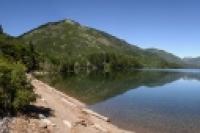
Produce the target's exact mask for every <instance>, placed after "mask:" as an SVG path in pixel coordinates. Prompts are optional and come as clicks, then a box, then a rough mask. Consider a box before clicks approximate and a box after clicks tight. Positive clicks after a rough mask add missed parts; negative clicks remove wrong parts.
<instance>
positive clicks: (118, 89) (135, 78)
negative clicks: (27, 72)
mask: <svg viewBox="0 0 200 133" xmlns="http://www.w3.org/2000/svg"><path fill="white" fill-rule="evenodd" d="M39 78H41V79H42V80H44V81H46V82H48V83H50V85H52V86H54V87H56V88H58V89H60V90H61V91H63V92H66V93H67V94H70V95H72V96H74V97H76V98H78V99H79V100H81V101H83V102H85V103H87V104H95V103H97V102H101V101H104V100H106V99H109V98H111V97H114V96H117V95H119V94H122V93H124V92H126V91H128V90H130V89H136V88H138V87H140V86H147V87H149V88H153V87H156V86H163V85H165V84H168V83H171V82H173V81H176V80H178V79H180V78H188V79H196V80H200V74H195V73H184V72H176V73H175V72H173V73H172V72H171V71H158V70H157V71H147V70H146V71H141V70H137V71H132V72H114V73H101V72H93V73H89V74H88V73H87V74H86V73H81V74H73V73H71V74H70V73H69V74H64V75H63V74H52V75H48V76H45V77H39Z"/></svg>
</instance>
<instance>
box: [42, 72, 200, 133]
mask: <svg viewBox="0 0 200 133" xmlns="http://www.w3.org/2000/svg"><path fill="white" fill-rule="evenodd" d="M43 80H44V81H46V82H49V83H50V84H51V85H53V86H55V87H56V88H58V89H60V90H62V91H63V92H66V93H67V94H70V95H72V96H74V97H76V98H78V99H79V100H81V101H83V102H85V103H87V104H88V107H89V108H91V109H92V110H94V111H96V112H98V113H100V114H103V115H105V116H107V117H110V118H111V121H112V123H114V124H115V125H117V126H119V127H122V128H125V129H129V130H132V131H136V132H138V133H200V70H183V69H180V70H173V69H171V70H170V69H169V70H138V71H133V72H118V73H107V74H99V73H90V74H79V75H74V74H72V75H65V76H58V75H57V76H55V75H54V76H48V77H43Z"/></svg>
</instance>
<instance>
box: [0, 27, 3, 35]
mask: <svg viewBox="0 0 200 133" xmlns="http://www.w3.org/2000/svg"><path fill="white" fill-rule="evenodd" d="M0 34H3V27H2V25H0Z"/></svg>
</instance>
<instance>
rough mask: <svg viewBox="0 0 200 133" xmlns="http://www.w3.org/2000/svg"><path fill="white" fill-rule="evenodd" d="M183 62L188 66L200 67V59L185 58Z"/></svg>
mask: <svg viewBox="0 0 200 133" xmlns="http://www.w3.org/2000/svg"><path fill="white" fill-rule="evenodd" d="M183 61H184V62H185V63H186V64H188V66H191V65H193V66H196V67H198V68H199V67H200V57H196V58H184V59H183Z"/></svg>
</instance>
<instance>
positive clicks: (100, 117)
mask: <svg viewBox="0 0 200 133" xmlns="http://www.w3.org/2000/svg"><path fill="white" fill-rule="evenodd" d="M82 111H83V112H85V113H87V114H90V115H92V116H95V117H97V118H99V119H102V120H104V121H106V122H110V119H109V118H108V117H105V116H102V115H100V114H98V113H96V112H94V111H92V110H89V109H86V108H83V109H82Z"/></svg>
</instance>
